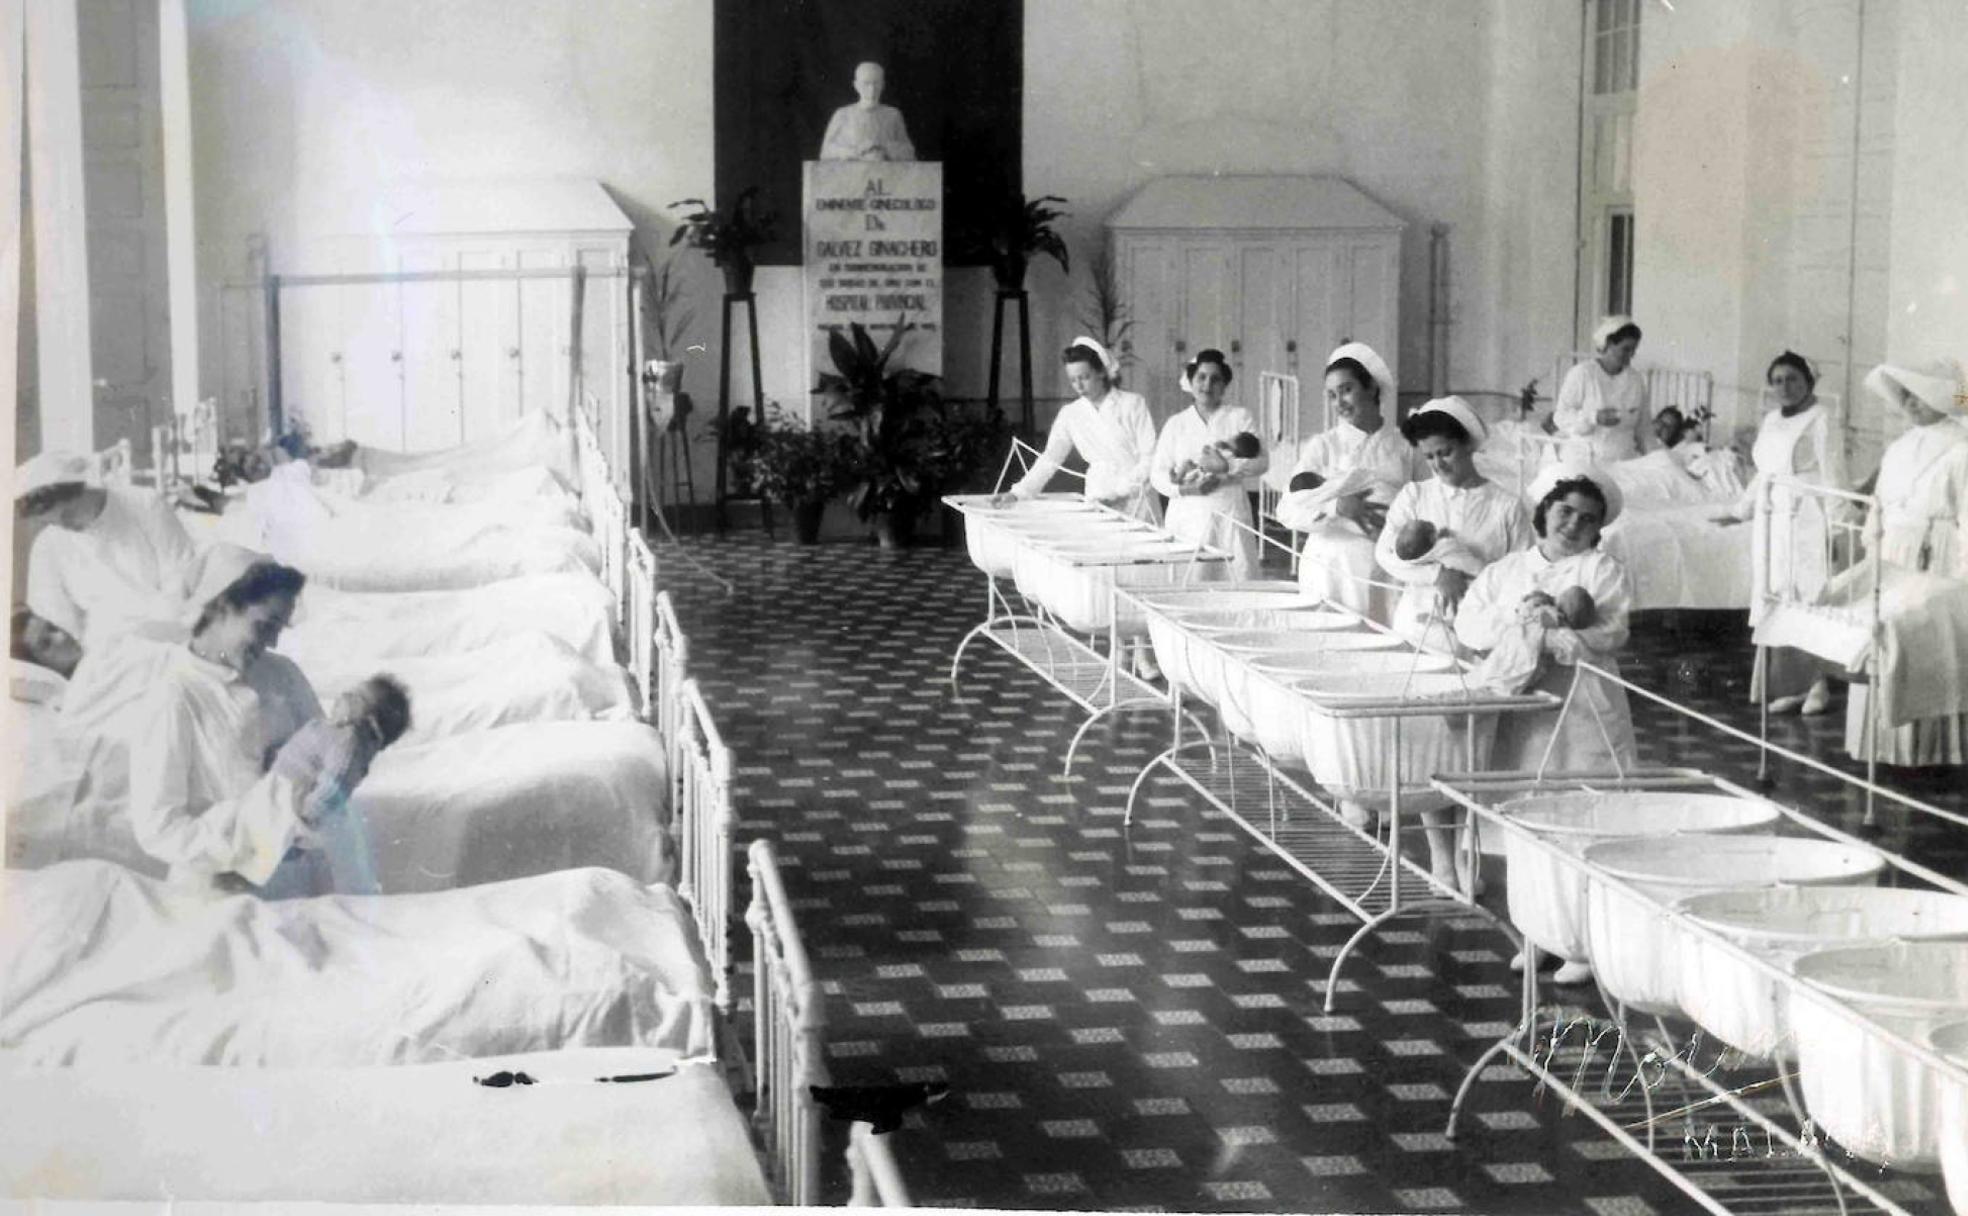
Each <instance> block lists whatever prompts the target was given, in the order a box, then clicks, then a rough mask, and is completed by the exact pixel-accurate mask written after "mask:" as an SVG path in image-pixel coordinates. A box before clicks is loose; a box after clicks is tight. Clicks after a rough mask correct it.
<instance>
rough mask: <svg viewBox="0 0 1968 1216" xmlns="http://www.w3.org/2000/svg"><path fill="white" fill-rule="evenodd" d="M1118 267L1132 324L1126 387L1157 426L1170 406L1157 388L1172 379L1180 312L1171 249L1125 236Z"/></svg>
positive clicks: (1161, 242)
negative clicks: (1139, 397)
mask: <svg viewBox="0 0 1968 1216" xmlns="http://www.w3.org/2000/svg"><path fill="white" fill-rule="evenodd" d="M1122 265H1123V268H1124V273H1125V275H1126V276H1127V278H1126V282H1125V283H1124V284H1123V287H1122V298H1123V299H1124V300H1126V301H1127V302H1128V310H1129V314H1130V315H1131V316H1132V318H1133V320H1134V327H1133V329H1132V330H1131V331H1130V337H1129V340H1128V345H1129V346H1130V347H1131V348H1132V353H1133V355H1134V362H1133V363H1132V364H1131V365H1130V366H1128V367H1127V368H1126V369H1125V371H1124V373H1123V374H1124V375H1125V377H1126V380H1127V384H1128V387H1129V388H1130V389H1132V390H1133V391H1135V392H1138V393H1140V394H1141V395H1142V396H1144V397H1146V398H1147V399H1148V405H1149V407H1150V408H1151V409H1152V410H1153V412H1154V414H1155V421H1156V423H1157V425H1159V424H1160V422H1161V420H1162V419H1163V418H1164V417H1165V416H1166V415H1167V413H1168V410H1169V402H1168V400H1167V399H1166V396H1167V395H1166V394H1165V393H1162V392H1158V391H1157V386H1162V385H1169V384H1173V383H1174V381H1175V372H1174V367H1175V343H1176V342H1177V341H1178V334H1177V326H1178V317H1179V316H1180V312H1181V304H1180V301H1179V300H1178V298H1177V296H1178V292H1179V288H1178V286H1177V276H1176V273H1175V251H1174V248H1173V247H1172V245H1170V244H1169V243H1168V242H1166V241H1161V240H1152V239H1143V238H1138V237H1131V238H1128V239H1127V241H1126V243H1125V252H1124V254H1123V255H1122Z"/></svg>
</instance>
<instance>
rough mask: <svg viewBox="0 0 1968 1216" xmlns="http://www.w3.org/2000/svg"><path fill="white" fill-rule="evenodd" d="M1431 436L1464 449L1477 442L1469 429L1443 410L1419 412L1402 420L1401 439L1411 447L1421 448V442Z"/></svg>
mask: <svg viewBox="0 0 1968 1216" xmlns="http://www.w3.org/2000/svg"><path fill="white" fill-rule="evenodd" d="M1430 435H1440V436H1441V437H1442V438H1444V439H1447V440H1450V441H1452V442H1455V443H1459V444H1461V445H1462V446H1463V447H1468V446H1469V445H1470V444H1472V443H1474V442H1475V438H1474V437H1473V436H1471V435H1470V433H1469V428H1468V427H1465V426H1463V425H1462V423H1460V422H1457V421H1456V420H1455V418H1454V417H1452V416H1451V415H1449V414H1447V413H1445V412H1443V411H1442V410H1423V411H1418V412H1416V413H1413V414H1409V415H1408V416H1407V417H1406V418H1403V419H1401V438H1403V439H1405V440H1407V441H1408V446H1409V447H1420V446H1421V441H1422V440H1424V439H1426V438H1428V437H1429V436H1430Z"/></svg>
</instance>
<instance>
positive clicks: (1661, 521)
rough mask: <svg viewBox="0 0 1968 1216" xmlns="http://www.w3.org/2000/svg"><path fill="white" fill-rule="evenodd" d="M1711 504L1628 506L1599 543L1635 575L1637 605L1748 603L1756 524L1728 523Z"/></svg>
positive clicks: (1742, 605) (1636, 607) (1743, 605)
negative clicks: (1716, 517)
mask: <svg viewBox="0 0 1968 1216" xmlns="http://www.w3.org/2000/svg"><path fill="white" fill-rule="evenodd" d="M1714 512H1715V507H1713V506H1684V507H1672V508H1664V509H1657V510H1631V509H1629V510H1627V511H1625V512H1623V513H1622V514H1621V515H1620V517H1619V518H1618V519H1616V520H1614V521H1613V523H1612V525H1611V526H1610V527H1608V528H1607V529H1606V531H1605V535H1604V536H1603V538H1602V539H1601V540H1600V542H1599V545H1600V548H1602V549H1604V550H1605V551H1606V552H1607V553H1608V554H1610V555H1612V556H1613V557H1616V558H1618V559H1619V560H1620V562H1621V563H1622V564H1623V565H1624V566H1625V567H1626V572H1627V574H1628V575H1629V576H1630V577H1631V578H1632V579H1633V607H1634V610H1635V611H1639V610H1642V609H1649V608H1747V607H1748V606H1749V601H1750V576H1751V571H1752V566H1753V563H1752V562H1751V559H1750V540H1751V537H1752V535H1753V534H1754V530H1755V525H1753V524H1734V525H1725V524H1719V523H1716V522H1715V521H1714V520H1713V519H1710V518H1709V516H1710V515H1712V514H1713V513H1714Z"/></svg>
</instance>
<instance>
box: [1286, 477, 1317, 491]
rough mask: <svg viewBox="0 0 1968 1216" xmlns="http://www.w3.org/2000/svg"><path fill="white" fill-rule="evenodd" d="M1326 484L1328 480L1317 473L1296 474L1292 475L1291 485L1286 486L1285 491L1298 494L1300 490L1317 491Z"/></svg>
mask: <svg viewBox="0 0 1968 1216" xmlns="http://www.w3.org/2000/svg"><path fill="white" fill-rule="evenodd" d="M1325 484H1326V479H1325V478H1323V477H1321V476H1319V475H1318V474H1317V473H1294V474H1292V479H1291V484H1290V485H1288V486H1286V487H1285V489H1286V490H1287V491H1288V492H1290V493H1293V494H1296V493H1297V492H1298V491H1300V490H1316V489H1318V488H1319V487H1320V486H1322V485H1325Z"/></svg>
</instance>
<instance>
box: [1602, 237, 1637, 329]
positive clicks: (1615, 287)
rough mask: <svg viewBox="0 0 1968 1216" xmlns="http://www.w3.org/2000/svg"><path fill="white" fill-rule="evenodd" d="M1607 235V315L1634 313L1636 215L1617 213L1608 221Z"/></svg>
mask: <svg viewBox="0 0 1968 1216" xmlns="http://www.w3.org/2000/svg"><path fill="white" fill-rule="evenodd" d="M1607 221H1608V223H1607V231H1606V311H1607V312H1608V313H1628V312H1632V311H1633V214H1632V213H1631V212H1624V213H1621V212H1615V213H1614V214H1612V215H1610V216H1608V217H1607Z"/></svg>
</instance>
